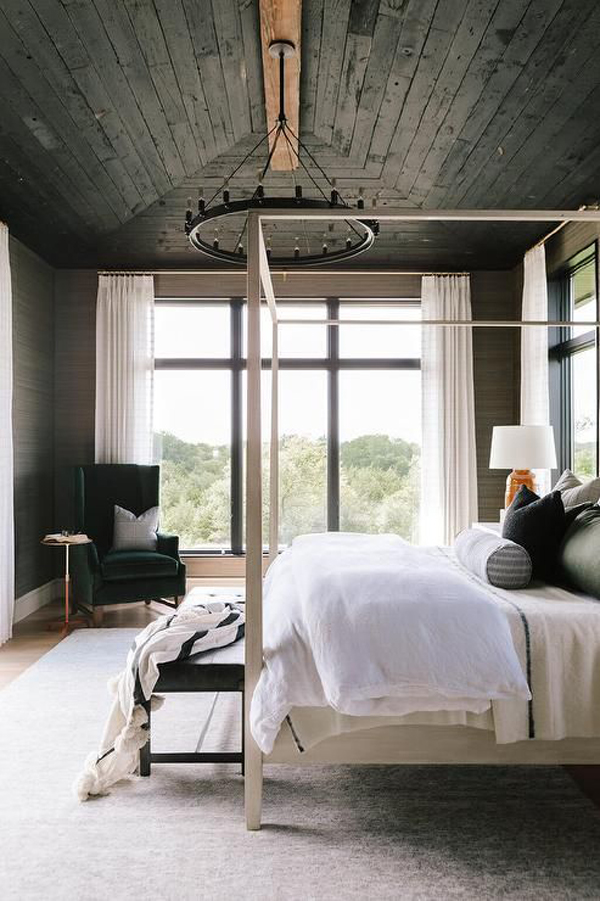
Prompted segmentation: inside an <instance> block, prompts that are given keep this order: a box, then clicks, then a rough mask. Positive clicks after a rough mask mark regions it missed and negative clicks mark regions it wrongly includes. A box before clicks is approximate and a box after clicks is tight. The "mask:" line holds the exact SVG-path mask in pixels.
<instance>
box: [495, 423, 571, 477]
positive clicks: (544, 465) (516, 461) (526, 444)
mask: <svg viewBox="0 0 600 901" xmlns="http://www.w3.org/2000/svg"><path fill="white" fill-rule="evenodd" d="M555 466H556V448H555V445H554V429H553V428H552V426H551V425H497V426H494V431H493V432H492V448H491V451H490V469H554V468H555Z"/></svg>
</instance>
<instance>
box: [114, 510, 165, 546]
mask: <svg viewBox="0 0 600 901" xmlns="http://www.w3.org/2000/svg"><path fill="white" fill-rule="evenodd" d="M157 531H158V507H150V509H149V510H146V511H145V513H141V514H140V516H136V515H135V513H131V512H130V511H129V510H124V509H123V507H119V506H117V504H115V525H114V531H113V546H112V548H111V550H113V551H155V550H156V543H157V539H156V533H157Z"/></svg>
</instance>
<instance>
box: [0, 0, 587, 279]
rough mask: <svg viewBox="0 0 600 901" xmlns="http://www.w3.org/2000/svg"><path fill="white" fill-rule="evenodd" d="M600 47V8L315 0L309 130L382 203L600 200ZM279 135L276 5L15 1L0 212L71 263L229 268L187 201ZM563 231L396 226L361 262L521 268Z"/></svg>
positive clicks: (443, 0)
mask: <svg viewBox="0 0 600 901" xmlns="http://www.w3.org/2000/svg"><path fill="white" fill-rule="evenodd" d="M598 34H600V5H599V4H598V3H597V2H595V0H467V2H457V0H304V2H303V8H302V68H301V92H300V128H301V137H302V139H303V140H304V141H305V143H306V144H307V145H308V146H309V147H310V148H311V150H313V152H315V153H316V154H317V156H318V160H319V162H320V163H321V165H323V167H324V168H325V169H326V171H327V173H328V174H329V175H330V176H335V177H336V179H337V182H338V186H339V188H340V190H341V192H342V194H343V195H344V196H345V197H348V198H349V199H356V197H357V196H358V189H359V187H362V188H363V189H364V193H365V197H366V203H367V207H369V205H370V202H371V199H372V198H377V203H378V204H379V205H391V204H393V205H397V206H407V207H418V206H424V207H428V208H436V207H440V208H477V207H493V208H499V209H502V208H559V207H564V208H576V207H578V206H579V205H580V204H582V203H591V202H594V201H596V200H597V199H598V197H599V196H600V115H599V114H600V54H599V52H598V50H599V49H600V48H599V39H598ZM265 128H266V121H265V111H264V92H263V82H262V63H261V48H260V28H259V10H258V0H212V2H211V0H202V2H201V0H31V2H30V0H0V217H2V218H3V219H4V220H5V221H7V222H8V224H9V226H10V228H11V230H12V232H13V233H14V234H15V235H16V236H17V237H19V238H21V239H22V240H23V241H24V242H25V243H26V244H28V245H29V246H30V247H32V248H33V249H34V250H36V251H37V252H39V253H40V254H41V255H42V256H43V257H44V258H45V259H47V260H49V261H50V262H52V263H54V264H55V265H58V266H65V267H77V266H96V265H98V266H109V267H110V266H123V267H128V266H148V267H150V266H152V267H154V266H157V267H169V266H181V265H185V266H194V267H202V266H206V267H210V266H211V262H210V260H208V259H206V258H204V257H202V255H200V254H199V253H198V252H197V251H194V250H191V249H190V248H189V246H188V243H187V239H186V237H185V235H184V233H183V230H182V222H183V213H184V210H185V207H186V202H187V197H188V196H189V195H192V196H193V197H195V196H196V194H197V191H198V187H199V186H204V188H205V190H206V191H208V190H210V189H211V188H213V187H215V188H216V187H217V186H218V185H219V183H220V180H221V179H222V178H223V177H224V176H226V175H227V174H228V173H229V172H230V171H231V169H233V167H234V166H235V165H237V163H238V162H239V161H240V160H241V159H242V158H243V155H244V154H245V152H246V151H247V149H248V148H249V147H250V146H251V145H252V143H253V142H256V140H257V138H258V137H259V136H261V135H262V134H264V131H265ZM306 162H307V165H308V166H309V168H311V169H312V166H311V164H310V162H309V161H308V160H306ZM296 177H297V179H298V181H299V182H300V183H302V184H304V185H305V186H306V190H308V185H309V183H308V180H307V177H306V175H305V174H303V173H302V172H298V173H297V174H296ZM255 179H256V166H255V165H250V166H246V167H245V168H244V169H243V170H241V171H240V173H239V175H238V176H236V178H235V179H233V180H232V182H231V185H230V188H231V192H232V195H235V196H244V195H246V194H248V193H249V192H251V190H252V189H253V187H254V184H255ZM290 182H291V177H290V175H288V174H286V173H277V174H274V175H272V176H271V177H270V181H269V182H268V183H267V185H268V187H269V189H270V190H272V191H273V192H275V193H277V192H281V193H284V192H285V191H286V189H287V190H288V191H289V188H288V186H289V185H290ZM227 228H228V226H225V227H224V231H223V233H222V234H223V236H226V235H227ZM279 229H280V232H285V231H286V230H287V231H288V232H289V240H290V242H292V241H294V240H295V238H296V237H297V236H298V231H299V230H300V227H299V226H298V225H296V224H288V225H280V226H279ZM231 230H232V231H233V226H232V227H231ZM322 230H323V226H322V225H319V226H314V227H313V229H312V230H310V229H307V228H305V227H304V226H302V228H301V235H300V237H301V240H306V241H309V242H310V241H320V240H321V234H322ZM545 230H546V229H545V228H544V227H540V226H539V225H537V226H534V225H531V224H519V225H515V224H512V225H498V224H485V225H484V224H478V225H473V224H461V225H456V224H455V225H449V224H447V223H446V224H444V223H429V224H425V223H422V224H416V223H415V224H410V225H409V224H399V223H386V224H383V225H382V233H381V237H380V239H379V240H378V241H377V243H376V245H375V247H374V248H373V249H372V250H371V251H369V253H368V254H366V255H364V256H362V257H360V258H358V259H357V260H356V262H355V265H356V266H358V267H360V268H365V266H369V265H373V266H380V267H398V268H400V267H403V268H415V267H433V268H437V267H442V268H457V269H462V268H469V269H473V268H480V269H482V268H506V267H510V266H513V265H514V264H515V263H516V262H517V261H518V259H519V258H520V256H521V255H522V253H523V251H524V250H525V249H526V247H527V246H529V245H530V244H531V243H532V242H533V241H534V240H535V239H536V238H537V237H538V236H539V235H540V234H542V233H543V232H544V231H545ZM343 238H344V236H343V234H342V232H341V231H339V233H336V231H335V230H334V233H333V235H331V234H330V233H329V237H328V240H330V241H333V242H335V241H342V240H343ZM345 268H347V266H346V267H345Z"/></svg>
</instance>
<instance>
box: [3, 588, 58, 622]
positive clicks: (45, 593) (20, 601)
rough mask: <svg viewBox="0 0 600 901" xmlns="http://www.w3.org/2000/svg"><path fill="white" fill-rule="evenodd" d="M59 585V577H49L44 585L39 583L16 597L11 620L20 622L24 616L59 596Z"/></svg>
mask: <svg viewBox="0 0 600 901" xmlns="http://www.w3.org/2000/svg"><path fill="white" fill-rule="evenodd" d="M61 585H62V580H61V579H51V580H50V581H49V582H46V583H45V584H44V585H39V586H38V587H37V588H33V589H32V590H31V591H28V592H27V594H22V595H21V597H20V598H17V600H16V601H15V615H14V620H13V622H15V623H19V622H21V620H22V619H25V617H26V616H29V614H30V613H35V611H36V610H39V609H40V608H41V607H45V606H46V604H49V603H50V602H51V601H54V600H55V599H56V598H57V597H59V596H60V589H61Z"/></svg>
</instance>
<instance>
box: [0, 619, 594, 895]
mask: <svg viewBox="0 0 600 901" xmlns="http://www.w3.org/2000/svg"><path fill="white" fill-rule="evenodd" d="M133 634H135V633H134V630H120V629H114V630H89V631H81V632H76V633H75V634H74V635H72V636H70V637H69V638H68V639H67V640H66V641H64V642H61V643H60V644H59V645H58V646H57V647H56V648H54V649H53V650H52V651H50V652H49V653H48V654H46V656H45V657H43V658H42V659H41V660H40V661H38V663H36V664H35V665H34V666H32V667H31V668H30V669H29V670H27V671H26V672H25V673H24V674H23V675H22V676H21V677H19V678H18V679H17V680H16V681H15V682H13V683H12V684H11V685H9V686H8V687H7V688H6V689H4V691H2V692H0V898H2V899H3V901H7V899H17V898H18V899H29V898H40V899H41V898H44V899H125V898H128V899H130V898H144V899H152V901H154V899H161V901H164V899H166V901H170V899H173V901H174V899H178V901H187V899H303V901H304V899H371V898H372V899H388V898H400V899H451V898H468V899H471V898H477V899H486V898H514V899H530V898H535V899H553V901H554V899H563V898H569V899H570V898H596V899H598V898H600V812H599V811H597V810H596V809H595V808H594V807H593V805H592V804H591V802H589V801H588V800H587V799H586V798H584V797H583V796H582V795H581V794H580V793H579V791H578V790H577V788H576V787H575V786H574V785H573V783H572V782H571V780H570V779H569V777H568V776H567V775H566V774H565V773H564V772H563V771H562V770H561V769H560V768H555V767H502V768H495V767H416V766H411V767H360V768H357V767H336V768H327V767H322V768H321V767H319V768H300V767H299V768H292V767H270V768H269V767H268V768H267V769H266V780H265V806H264V824H265V825H264V828H263V830H262V831H261V832H260V833H247V832H246V831H245V828H244V816H243V780H242V777H241V776H240V775H239V774H238V773H237V772H236V768H235V767H232V766H224V765H221V766H202V767H199V766H156V767H155V768H154V770H153V774H152V776H151V777H150V779H140V778H134V779H131V780H128V781H126V782H123V783H121V784H120V785H119V786H117V787H116V788H115V789H114V790H113V792H112V794H111V795H110V796H108V797H105V798H100V799H97V800H94V801H89V802H87V803H85V804H80V803H79V802H77V801H76V800H75V799H74V798H73V796H72V794H71V783H72V781H73V779H74V777H75V775H76V774H77V772H78V771H79V768H80V766H81V764H82V762H83V760H84V758H85V757H86V755H87V754H88V753H89V752H90V751H91V750H95V748H96V745H97V741H98V738H99V735H100V732H101V730H102V726H103V722H104V717H105V715H106V713H107V710H108V707H109V703H110V699H109V697H108V694H107V692H106V680H107V678H108V677H109V676H110V675H112V674H114V673H116V672H118V671H119V669H120V668H121V667H122V664H123V662H124V660H125V656H126V653H127V648H128V647H129V645H130V643H131V640H132V637H133ZM211 700H212V699H211V698H209V697H206V696H205V697H204V698H199V697H198V696H191V695H187V696H178V697H175V696H171V697H169V698H168V699H167V702H166V704H165V706H164V708H163V709H162V710H161V711H160V712H159V713H157V715H156V717H155V720H156V722H155V733H154V734H155V738H154V743H155V746H156V749H157V750H160V749H161V746H162V749H166V747H167V746H168V747H170V748H174V747H176V746H177V747H179V748H181V749H183V750H185V749H187V750H193V749H194V747H195V744H196V741H197V737H198V733H199V731H200V727H201V720H202V717H203V715H204V713H205V712H206V710H207V709H208V707H209V705H210V701H211ZM222 702H223V703H222ZM238 728H239V711H238V710H237V705H236V699H234V698H233V697H232V698H229V699H228V700H227V701H225V699H224V698H220V699H219V701H218V703H217V705H216V712H215V718H214V721H213V723H212V727H211V730H210V734H209V736H208V739H209V740H207V743H206V744H205V748H206V749H209V748H211V747H213V748H216V747H226V748H230V749H231V748H233V747H235V740H236V736H237V734H238Z"/></svg>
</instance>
